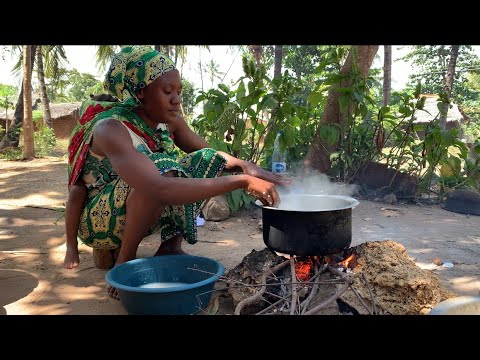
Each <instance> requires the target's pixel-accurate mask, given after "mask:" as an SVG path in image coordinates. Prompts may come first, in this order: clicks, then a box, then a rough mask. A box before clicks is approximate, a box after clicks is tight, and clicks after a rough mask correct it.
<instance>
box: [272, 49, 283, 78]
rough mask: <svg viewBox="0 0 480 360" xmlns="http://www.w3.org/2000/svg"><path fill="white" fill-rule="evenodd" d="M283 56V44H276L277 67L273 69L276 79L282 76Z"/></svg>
mask: <svg viewBox="0 0 480 360" xmlns="http://www.w3.org/2000/svg"><path fill="white" fill-rule="evenodd" d="M282 57H283V45H275V68H274V71H273V78H274V79H279V78H281V77H282Z"/></svg>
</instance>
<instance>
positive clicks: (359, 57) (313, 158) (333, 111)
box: [304, 45, 378, 173]
mask: <svg viewBox="0 0 480 360" xmlns="http://www.w3.org/2000/svg"><path fill="white" fill-rule="evenodd" d="M377 51H378V45H366V46H353V47H352V49H350V51H349V53H348V56H347V59H346V60H345V63H344V64H343V66H342V68H341V69H340V74H341V75H346V74H348V73H349V72H351V70H352V65H353V64H354V62H355V63H356V64H357V67H358V69H359V71H360V74H361V75H362V76H363V77H367V75H368V70H369V69H370V66H372V62H373V59H374V58H375V55H376V54H377ZM354 54H355V55H354ZM354 57H355V59H354ZM339 86H340V87H350V86H351V84H350V82H349V81H347V80H346V81H343V82H342V83H341V84H339ZM338 98H339V94H338V93H337V92H335V91H334V90H330V91H329V92H328V98H327V103H326V104H325V109H324V111H323V114H322V117H321V119H320V123H319V125H318V128H317V132H316V134H315V137H314V139H313V141H312V144H311V145H310V148H309V149H308V153H307V156H306V157H305V161H304V165H305V167H310V168H312V169H315V170H318V171H320V172H322V173H325V172H326V171H328V170H329V169H330V166H331V162H330V154H331V153H332V151H333V150H334V149H335V148H336V145H337V144H334V145H333V146H331V147H329V146H328V145H327V144H326V143H324V142H323V141H322V140H321V139H320V133H319V132H320V128H321V126H322V125H323V124H325V123H338V124H340V125H342V124H343V123H344V122H345V118H346V114H341V113H340V105H339V103H338Z"/></svg>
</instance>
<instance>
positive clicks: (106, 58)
mask: <svg viewBox="0 0 480 360" xmlns="http://www.w3.org/2000/svg"><path fill="white" fill-rule="evenodd" d="M118 47H119V46H118V45H98V49H97V55H96V57H97V65H98V67H99V68H100V70H101V71H102V72H103V71H104V70H105V68H106V67H107V65H108V64H109V63H110V61H112V59H113V55H115V53H116V52H117V48H118Z"/></svg>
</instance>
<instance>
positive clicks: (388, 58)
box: [382, 45, 392, 106]
mask: <svg viewBox="0 0 480 360" xmlns="http://www.w3.org/2000/svg"><path fill="white" fill-rule="evenodd" d="M383 50H384V51H383V53H384V58H383V101H382V105H383V106H388V104H389V103H390V93H391V92H392V45H384V46H383Z"/></svg>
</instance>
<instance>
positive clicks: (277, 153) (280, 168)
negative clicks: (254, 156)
mask: <svg viewBox="0 0 480 360" xmlns="http://www.w3.org/2000/svg"><path fill="white" fill-rule="evenodd" d="M281 134H282V132H279V133H278V134H277V137H276V138H275V142H274V144H273V153H272V172H274V173H285V172H286V171H287V150H285V151H281V150H280V135H281Z"/></svg>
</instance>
